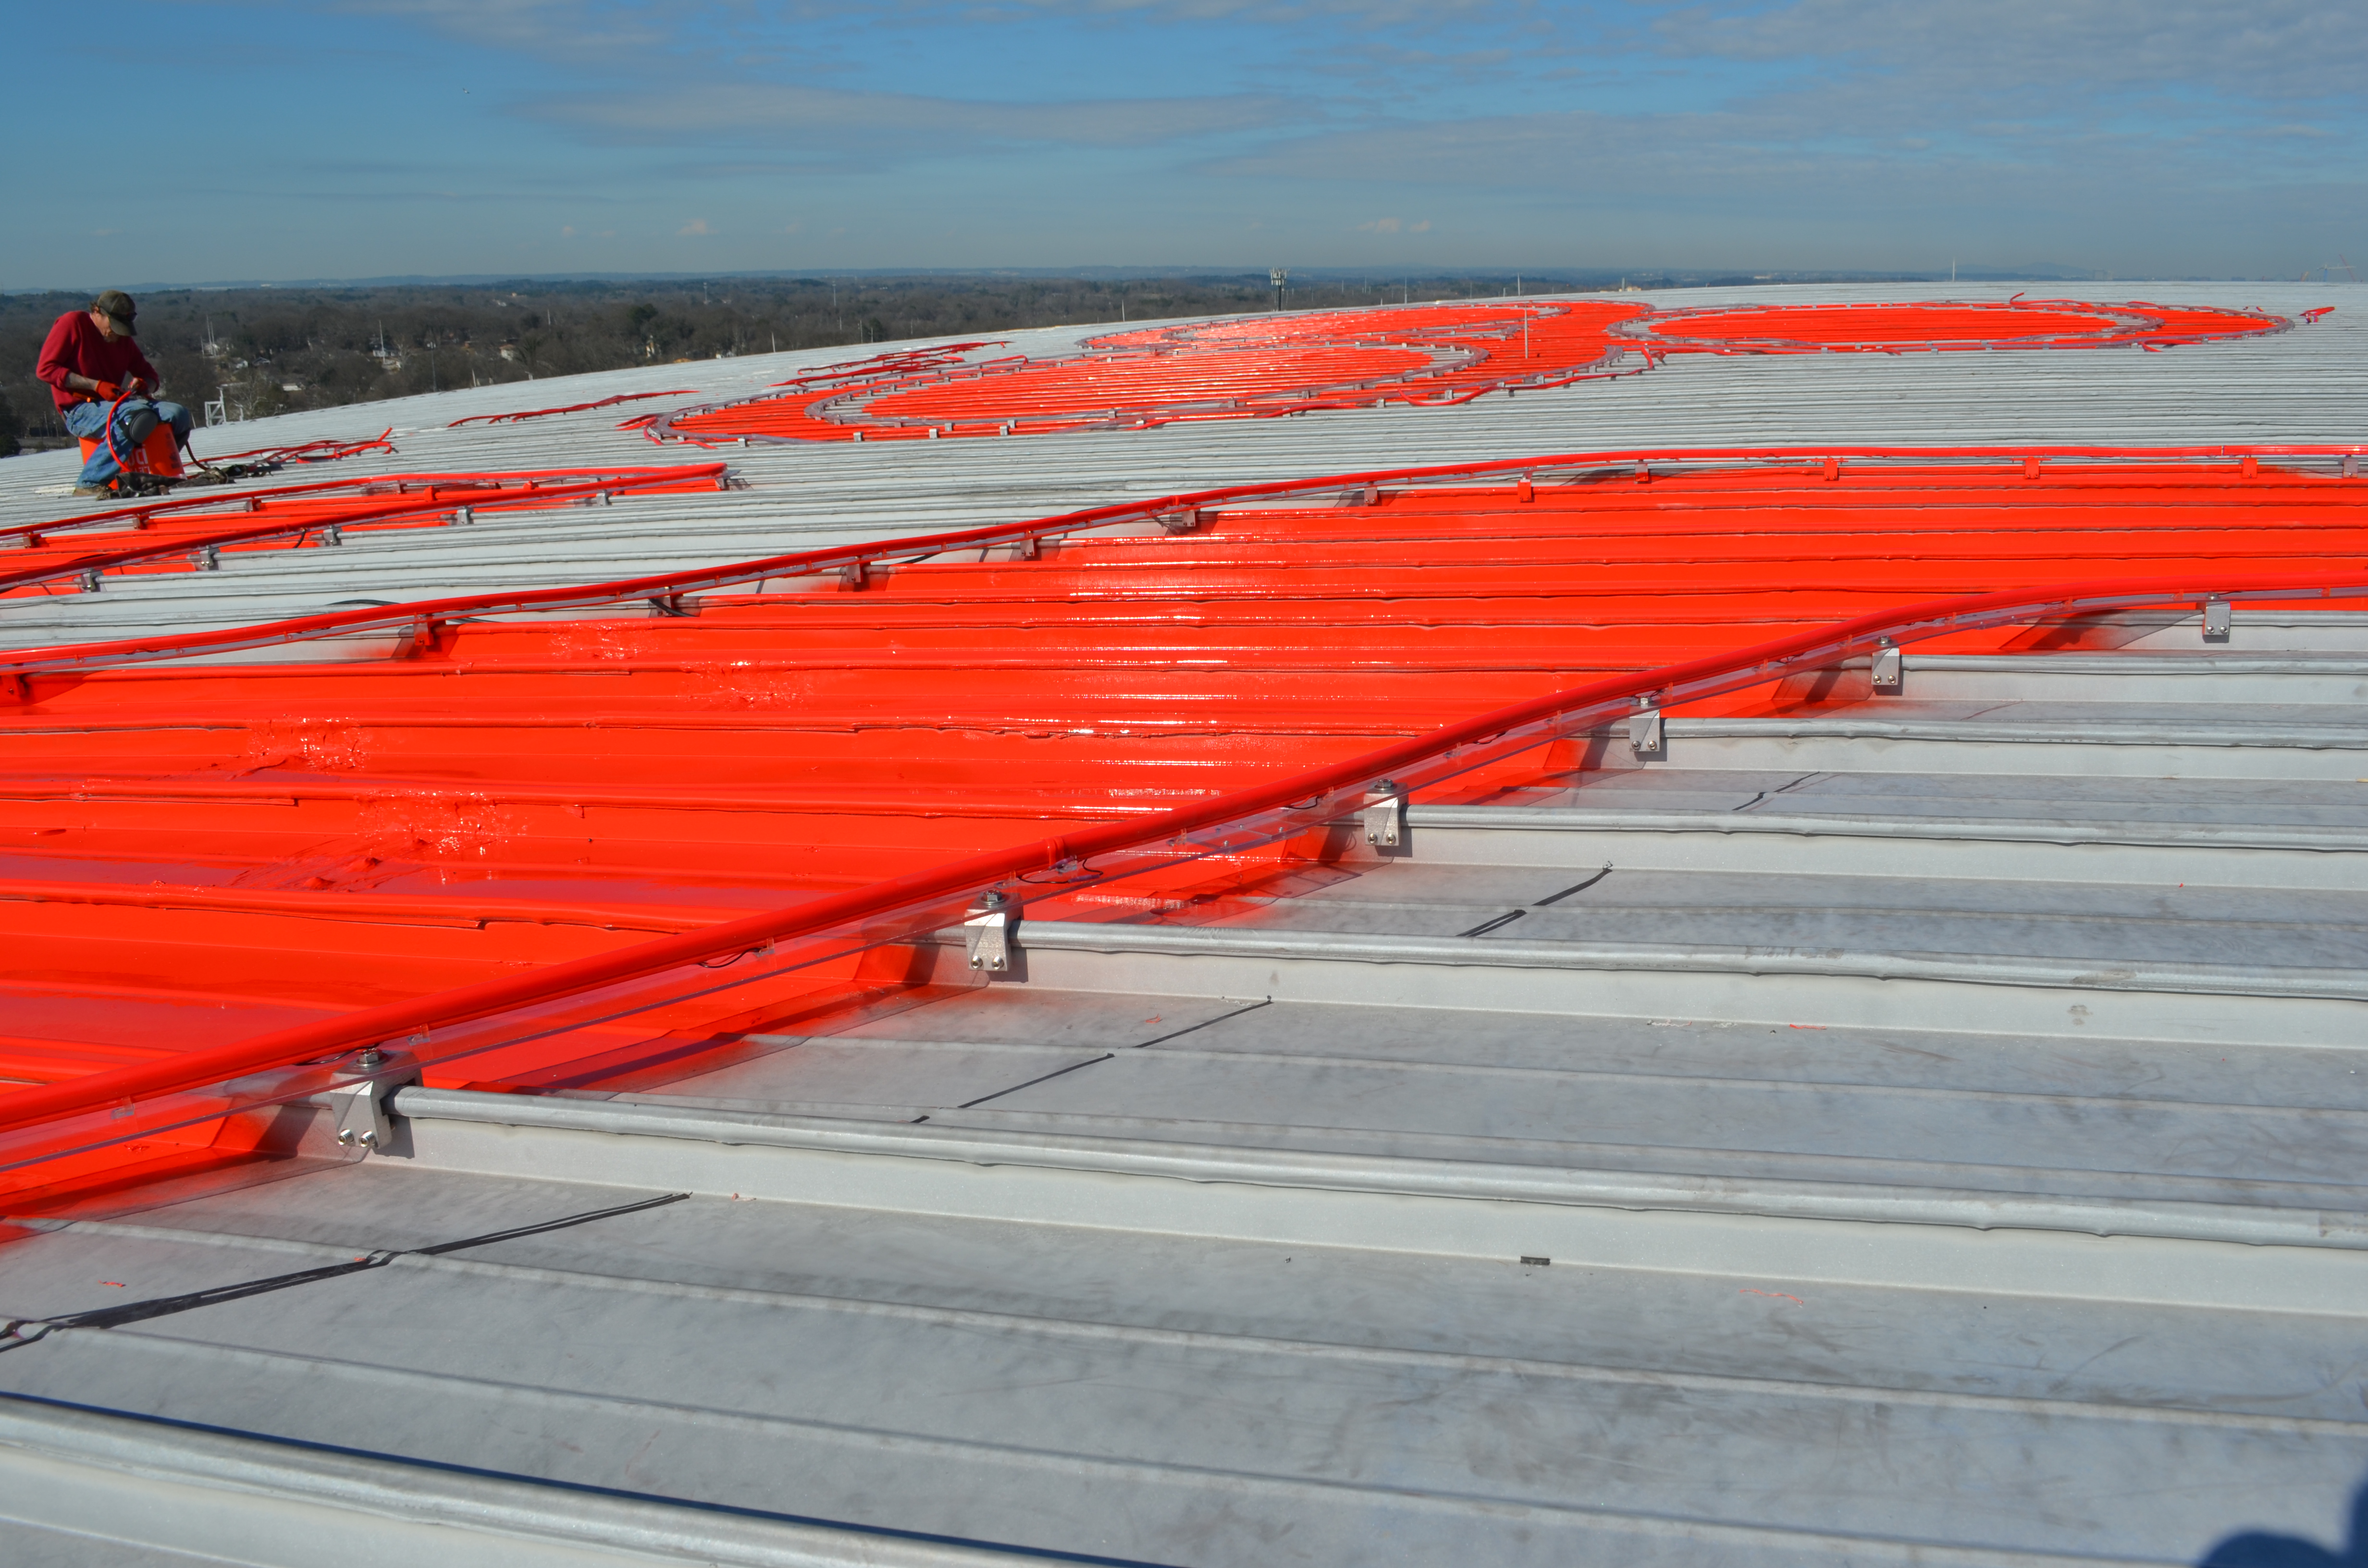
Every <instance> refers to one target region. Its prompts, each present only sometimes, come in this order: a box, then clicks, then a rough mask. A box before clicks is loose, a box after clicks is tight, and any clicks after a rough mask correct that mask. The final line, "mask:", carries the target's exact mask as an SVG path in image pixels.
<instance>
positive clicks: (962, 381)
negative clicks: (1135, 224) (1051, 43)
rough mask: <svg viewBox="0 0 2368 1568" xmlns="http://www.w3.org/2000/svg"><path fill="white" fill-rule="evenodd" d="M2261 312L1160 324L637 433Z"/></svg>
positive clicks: (937, 423)
mask: <svg viewBox="0 0 2368 1568" xmlns="http://www.w3.org/2000/svg"><path fill="white" fill-rule="evenodd" d="M2291 325H2292V323H2290V322H2288V321H2287V320H2286V319H2285V318H2284V317H2283V316H2275V315H2270V314H2266V313H2264V312H2258V311H2241V310H2223V309H2214V308H2194V307H2187V306H2164V305H2151V304H2142V303H2130V304H2117V305H2105V304H2090V303H2086V302H2082V301H2068V300H2040V301H2005V302H2002V303H1964V302H1956V301H1917V302H1910V303H1904V304H1867V305H1808V306H1769V305H1743V306H1731V307H1719V308H1716V309H1707V310H1691V311H1668V312H1662V311H1656V310H1655V309H1654V308H1653V307H1651V306H1648V305H1642V304H1634V303H1622V302H1613V301H1600V302H1599V301H1556V302H1554V303H1551V304H1542V303H1535V302H1531V301H1474V302H1467V303H1460V304H1452V305H1449V304H1439V305H1410V306H1381V307H1376V308H1372V309H1366V310H1354V311H1308V312H1299V313H1295V314H1292V315H1255V316H1232V317H1227V318H1224V319H1222V320H1218V321H1205V322H1189V323H1185V324H1181V325H1175V326H1157V327H1142V328H1137V329H1135V330H1133V331H1131V332H1117V333H1110V334H1107V335H1102V336H1099V337H1095V338H1090V339H1088V340H1087V342H1086V344H1085V347H1084V351H1083V352H1081V353H1077V354H1073V355H1064V356H1062V357H1060V358H1050V359H1034V360H1031V359H1029V358H1025V357H1022V356H1017V355H1014V356H1009V357H1007V358H999V359H989V360H985V361H978V360H964V359H962V358H961V357H960V351H963V350H969V349H973V348H980V347H992V346H989V345H982V344H960V345H951V346H948V347H944V348H940V349H922V350H913V351H909V352H906V353H904V354H901V355H898V356H893V357H891V356H882V357H879V358H874V359H871V360H864V361H858V362H855V363H852V364H848V365H837V366H831V367H828V368H826V369H823V370H821V371H817V372H814V373H813V374H811V375H808V376H805V377H802V378H800V379H799V380H798V381H795V382H791V383H785V387H786V390H775V391H768V392H766V393H765V394H764V395H762V396H760V397H757V398H751V399H746V400H744V401H742V402H738V403H723V404H720V405H712V406H709V407H704V408H692V409H685V410H682V411H680V412H677V413H675V414H670V415H659V416H657V417H655V418H645V419H641V420H635V421H631V422H629V424H630V425H631V426H634V427H639V428H641V429H643V432H644V433H645V434H647V435H648V436H649V437H651V438H652V439H654V440H661V441H664V440H682V441H692V442H712V441H731V440H758V441H880V440H934V439H937V438H939V437H968V436H1018V435H1042V434H1049V433H1053V432H1058V431H1066V430H1110V429H1135V430H1141V429H1149V428H1152V427H1154V426H1160V425H1166V424H1170V423H1174V422H1176V421H1178V420H1205V419H1262V418H1273V417H1276V416H1278V415H1291V414H1306V413H1311V412H1314V411H1315V410H1318V409H1332V408H1370V407H1373V406H1376V405H1378V404H1382V403H1407V404H1411V405H1414V406H1417V407H1440V406H1445V405H1450V404H1453V403H1468V402H1470V401H1471V400H1472V399H1474V398H1475V397H1479V396H1482V395H1483V394H1485V393H1487V392H1508V393H1516V392H1525V391H1532V390H1543V389H1545V388H1549V387H1559V386H1566V385H1568V384H1569V383H1570V382H1572V381H1582V380H1589V379H1594V378H1598V377H1603V376H1612V375H1622V374H1633V373H1634V372H1636V371H1639V370H1643V369H1647V368H1649V367H1650V366H1651V365H1653V364H1655V363H1657V362H1658V360H1659V359H1660V358H1663V357H1665V356H1667V355H1669V354H1686V353H1692V354H1816V353H1827V352H1834V351H1846V352H1858V353H1887V354H1899V353H1907V352H1910V351H1924V350H1934V351H1940V350H1964V349H1977V348H2099V347H2128V346H2135V347H2142V348H2147V349H2159V348H2167V347H2173V346H2175V345H2179V344H2186V343H2202V342H2209V341H2213V340H2215V339H2221V338H2228V337H2242V336H2252V335H2259V334H2261V333H2268V332H2282V331H2283V330H2285V329H2286V328H2287V327H2289V326H2291Z"/></svg>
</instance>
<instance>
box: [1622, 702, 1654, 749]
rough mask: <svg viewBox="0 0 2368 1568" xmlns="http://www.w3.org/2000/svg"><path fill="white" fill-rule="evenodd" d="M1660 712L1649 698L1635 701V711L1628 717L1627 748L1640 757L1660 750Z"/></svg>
mask: <svg viewBox="0 0 2368 1568" xmlns="http://www.w3.org/2000/svg"><path fill="white" fill-rule="evenodd" d="M1661 742H1662V735H1661V710H1660V709H1659V708H1657V707H1656V706H1655V705H1654V703H1653V699H1651V698H1649V697H1640V698H1638V699H1636V711H1635V712H1634V713H1632V714H1630V715H1629V716H1628V748H1629V749H1630V750H1631V751H1634V753H1635V754H1636V755H1637V756H1644V755H1645V753H1647V752H1658V751H1659V750H1660V749H1661Z"/></svg>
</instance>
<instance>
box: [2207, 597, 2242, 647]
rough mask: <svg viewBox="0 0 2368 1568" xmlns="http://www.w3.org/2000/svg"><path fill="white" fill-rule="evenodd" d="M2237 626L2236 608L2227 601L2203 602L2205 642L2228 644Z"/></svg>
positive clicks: (2208, 600)
mask: <svg viewBox="0 0 2368 1568" xmlns="http://www.w3.org/2000/svg"><path fill="white" fill-rule="evenodd" d="M2235 624H2236V608H2235V607H2234V606H2232V605H2231V604H2229V602H2228V601H2227V600H2226V599H2205V600H2204V601H2203V640H2204V641H2205V642H2227V641H2228V634H2229V632H2230V631H2232V630H2233V629H2234V627H2235Z"/></svg>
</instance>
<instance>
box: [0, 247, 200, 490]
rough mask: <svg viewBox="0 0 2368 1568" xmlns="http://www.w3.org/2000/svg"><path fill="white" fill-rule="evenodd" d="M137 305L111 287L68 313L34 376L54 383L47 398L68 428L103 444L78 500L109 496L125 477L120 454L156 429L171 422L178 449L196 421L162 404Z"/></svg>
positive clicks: (43, 347) (183, 411) (86, 467)
mask: <svg viewBox="0 0 2368 1568" xmlns="http://www.w3.org/2000/svg"><path fill="white" fill-rule="evenodd" d="M138 310H139V307H137V306H136V305H134V304H133V303H132V302H131V295H129V294H127V293H125V292H123V290H120V289H109V290H108V291H107V292H106V293H104V294H101V295H100V296H99V297H98V298H97V299H96V300H93V301H91V302H90V309H88V310H86V311H68V312H66V313H65V314H63V315H62V316H60V317H59V318H58V319H57V322H56V324H54V325H52V326H51V328H50V335H49V338H48V340H47V341H46V342H44V343H43V344H42V345H41V358H40V363H39V364H38V365H37V366H36V367H35V369H34V371H33V373H34V374H35V375H37V376H39V377H40V379H41V380H43V381H47V382H49V383H50V396H51V400H52V401H54V402H55V403H57V405H58V414H59V415H60V417H61V418H63V420H64V421H65V426H66V428H67V429H68V430H69V431H71V432H72V433H74V435H76V436H79V437H82V438H83V439H85V440H93V441H97V443H98V446H97V449H96V450H94V451H93V452H92V453H91V455H90V461H88V462H86V463H85V464H84V465H83V470H82V478H81V480H80V482H79V483H77V484H76V485H75V487H74V494H77V495H107V494H112V493H113V492H112V490H111V488H110V486H111V485H112V483H113V482H114V480H115V479H116V477H117V476H118V475H119V474H120V473H121V472H123V468H122V465H121V464H120V463H119V462H117V461H116V457H117V454H119V453H120V454H121V455H122V456H124V457H130V456H131V454H132V453H133V452H135V451H138V450H139V449H140V444H141V443H142V442H143V441H145V440H146V439H147V438H148V437H149V435H150V433H151V432H153V431H154V429H155V428H156V426H159V425H170V426H172V427H173V434H174V436H175V437H176V439H178V440H179V442H180V443H181V445H183V446H185V447H186V446H188V443H189V429H190V426H191V424H192V423H193V422H192V421H191V420H190V418H189V411H188V409H186V408H183V407H182V406H181V405H180V404H179V403H159V402H157V401H156V400H155V394H156V393H157V392H159V391H161V390H162V389H163V386H164V379H163V378H162V377H160V376H158V375H157V374H156V367H155V366H154V365H151V364H150V363H148V357H147V356H146V355H145V354H142V353H141V352H140V345H139V343H138V342H137V341H135V333H136V328H135V327H134V325H133V318H134V317H135V316H136V315H137V314H138Z"/></svg>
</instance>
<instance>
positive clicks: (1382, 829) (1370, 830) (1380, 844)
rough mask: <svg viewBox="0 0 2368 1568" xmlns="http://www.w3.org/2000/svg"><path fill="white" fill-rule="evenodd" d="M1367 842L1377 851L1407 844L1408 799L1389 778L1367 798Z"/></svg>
mask: <svg viewBox="0 0 2368 1568" xmlns="http://www.w3.org/2000/svg"><path fill="white" fill-rule="evenodd" d="M1365 842H1366V843H1368V844H1370V845H1372V846H1373V847H1374V848H1376V849H1395V848H1397V847H1398V846H1401V845H1402V844H1404V843H1405V842H1406V797H1405V796H1404V795H1403V794H1400V793H1399V792H1398V788H1397V786H1396V785H1395V784H1394V783H1392V782H1391V781H1390V780H1389V779H1387V778H1384V779H1382V780H1381V781H1380V782H1378V783H1376V784H1375V785H1374V786H1373V789H1372V795H1371V796H1369V797H1368V798H1367V801H1366V804H1365Z"/></svg>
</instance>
